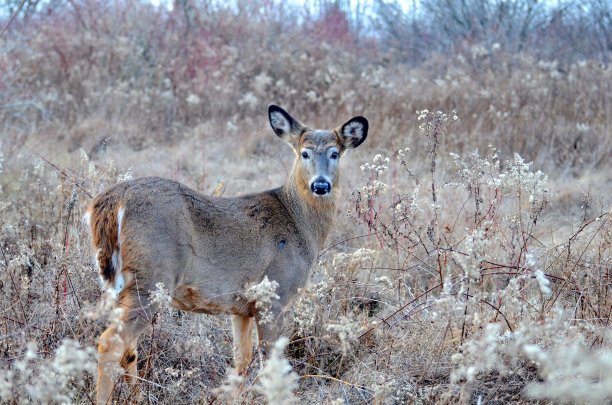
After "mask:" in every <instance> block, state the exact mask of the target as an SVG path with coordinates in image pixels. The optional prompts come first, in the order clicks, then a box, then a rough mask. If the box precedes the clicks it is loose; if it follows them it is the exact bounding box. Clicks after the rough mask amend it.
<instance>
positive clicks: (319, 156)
mask: <svg viewBox="0 0 612 405" xmlns="http://www.w3.org/2000/svg"><path fill="white" fill-rule="evenodd" d="M341 149H342V148H341V145H340V143H339V142H338V137H337V136H336V134H335V133H333V132H331V131H324V130H315V131H306V132H304V134H303V135H302V136H301V137H300V141H299V143H298V150H297V153H298V159H299V160H300V167H299V169H300V170H299V174H300V175H301V176H302V177H303V178H304V179H307V181H308V187H309V188H310V191H311V192H312V193H314V194H315V195H316V196H324V195H327V194H329V192H330V191H331V189H332V187H333V186H334V184H336V182H337V180H338V160H339V159H340V152H341Z"/></svg>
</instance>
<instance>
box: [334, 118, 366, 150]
mask: <svg viewBox="0 0 612 405" xmlns="http://www.w3.org/2000/svg"><path fill="white" fill-rule="evenodd" d="M368 127H369V124H368V120H367V119H365V118H364V117H354V118H351V119H350V120H348V122H347V123H346V124H344V125H342V127H341V128H340V131H339V132H340V140H341V141H342V143H343V144H344V147H345V148H346V149H351V148H356V147H358V146H359V145H361V143H362V142H363V141H365V139H366V137H367V136H368Z"/></svg>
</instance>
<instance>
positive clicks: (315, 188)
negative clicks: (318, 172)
mask: <svg viewBox="0 0 612 405" xmlns="http://www.w3.org/2000/svg"><path fill="white" fill-rule="evenodd" d="M310 190H312V192H313V193H315V194H317V195H325V194H327V193H329V191H330V190H331V184H329V182H328V181H326V180H324V179H317V180H316V181H313V182H312V183H310Z"/></svg>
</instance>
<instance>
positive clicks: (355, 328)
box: [325, 316, 362, 355]
mask: <svg viewBox="0 0 612 405" xmlns="http://www.w3.org/2000/svg"><path fill="white" fill-rule="evenodd" d="M325 329H326V330H327V331H328V332H330V333H332V334H334V335H336V336H337V337H338V339H339V340H340V345H341V347H342V354H344V355H346V353H347V352H348V350H349V349H350V348H351V345H353V344H354V343H355V341H356V340H357V337H358V336H359V335H360V334H361V332H362V328H361V326H360V325H359V324H357V323H356V322H355V321H353V320H352V319H351V318H349V317H346V316H343V317H341V318H340V319H339V320H338V321H337V322H334V323H330V324H329V325H327V327H326V328H325Z"/></svg>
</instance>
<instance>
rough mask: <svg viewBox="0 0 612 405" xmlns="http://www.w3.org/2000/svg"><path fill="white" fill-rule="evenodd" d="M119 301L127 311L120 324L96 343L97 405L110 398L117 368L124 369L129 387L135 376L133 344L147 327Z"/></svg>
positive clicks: (113, 326) (123, 301)
mask: <svg viewBox="0 0 612 405" xmlns="http://www.w3.org/2000/svg"><path fill="white" fill-rule="evenodd" d="M126 301H131V300H127V299H125V297H124V299H122V300H120V302H121V303H120V305H119V307H121V308H123V309H124V310H125V311H126V312H125V313H124V316H122V319H121V321H119V322H113V324H112V325H111V326H109V327H108V328H107V329H106V330H105V331H104V333H102V335H101V336H100V341H99V343H98V382H97V385H96V403H98V404H106V403H109V402H110V401H111V399H112V394H113V389H114V387H115V381H116V379H117V372H118V371H119V366H121V367H123V369H124V370H125V374H126V376H125V380H126V382H127V383H128V384H130V385H131V386H132V387H133V385H134V384H135V382H136V379H135V378H134V377H136V376H138V371H137V360H138V355H137V352H136V343H137V341H138V336H140V334H141V333H142V332H143V331H144V329H145V328H146V325H147V323H146V321H145V320H144V319H143V318H142V317H141V316H140V315H139V314H137V313H136V311H134V310H127V309H126V308H129V307H130V305H126Z"/></svg>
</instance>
